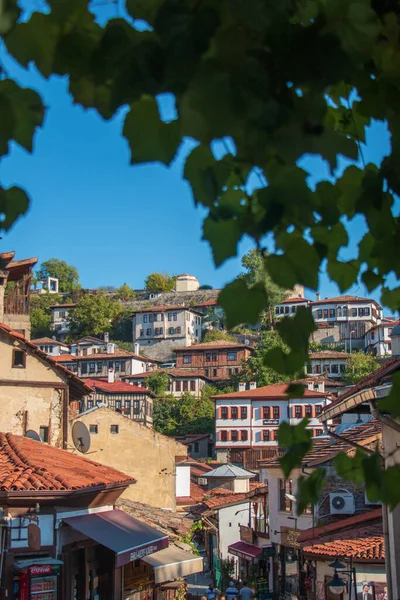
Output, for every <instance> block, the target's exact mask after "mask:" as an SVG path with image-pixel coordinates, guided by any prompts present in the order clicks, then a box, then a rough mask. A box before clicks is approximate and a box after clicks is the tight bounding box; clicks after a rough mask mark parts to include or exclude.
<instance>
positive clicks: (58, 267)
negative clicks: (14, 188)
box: [0, 82, 81, 292]
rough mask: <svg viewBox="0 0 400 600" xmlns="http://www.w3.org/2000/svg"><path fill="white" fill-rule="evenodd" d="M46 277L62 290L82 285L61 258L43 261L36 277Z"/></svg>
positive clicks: (69, 290)
mask: <svg viewBox="0 0 400 600" xmlns="http://www.w3.org/2000/svg"><path fill="white" fill-rule="evenodd" d="M0 83H1V82H0ZM45 277H56V278H57V279H58V290H59V291H60V292H73V291H74V290H79V289H80V287H81V284H80V283H79V273H78V269H77V268H76V267H73V266H72V265H69V264H68V263H67V262H65V260H60V259H59V258H50V259H49V260H46V261H44V262H42V264H41V265H40V267H39V269H38V270H37V271H36V278H37V279H44V278H45Z"/></svg>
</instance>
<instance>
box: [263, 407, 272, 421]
mask: <svg viewBox="0 0 400 600" xmlns="http://www.w3.org/2000/svg"><path fill="white" fill-rule="evenodd" d="M262 418H263V419H269V418H270V417H269V406H263V407H262Z"/></svg>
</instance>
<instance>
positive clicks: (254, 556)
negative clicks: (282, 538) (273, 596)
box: [228, 541, 275, 599]
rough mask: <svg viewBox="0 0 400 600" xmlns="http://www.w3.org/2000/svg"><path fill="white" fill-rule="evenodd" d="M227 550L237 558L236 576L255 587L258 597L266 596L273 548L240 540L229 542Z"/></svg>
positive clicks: (267, 595) (267, 594)
mask: <svg viewBox="0 0 400 600" xmlns="http://www.w3.org/2000/svg"><path fill="white" fill-rule="evenodd" d="M228 552H229V553H230V554H233V556H237V557H238V558H239V569H238V573H237V577H238V578H240V579H241V580H242V581H244V580H246V581H248V582H249V583H250V584H252V585H253V586H254V587H256V588H257V590H258V592H259V594H258V595H259V597H260V598H264V599H266V598H268V597H269V586H268V581H269V562H270V557H272V556H273V554H274V553H275V548H274V547H273V546H272V545H270V544H268V545H266V546H264V547H260V546H254V545H253V544H248V543H246V542H243V541H241V542H235V543H234V544H231V545H230V546H229V547H228Z"/></svg>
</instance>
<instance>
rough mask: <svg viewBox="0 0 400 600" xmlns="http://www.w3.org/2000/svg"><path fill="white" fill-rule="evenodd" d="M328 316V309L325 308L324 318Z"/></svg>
mask: <svg viewBox="0 0 400 600" xmlns="http://www.w3.org/2000/svg"><path fill="white" fill-rule="evenodd" d="M327 318H328V309H327V308H324V319H327Z"/></svg>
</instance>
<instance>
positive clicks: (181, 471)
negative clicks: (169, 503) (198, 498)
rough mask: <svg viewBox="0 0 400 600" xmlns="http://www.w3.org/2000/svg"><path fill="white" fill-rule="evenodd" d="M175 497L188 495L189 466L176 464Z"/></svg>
mask: <svg viewBox="0 0 400 600" xmlns="http://www.w3.org/2000/svg"><path fill="white" fill-rule="evenodd" d="M175 481H176V497H177V498H182V497H188V496H190V466H187V465H179V464H178V465H176V480H175Z"/></svg>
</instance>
